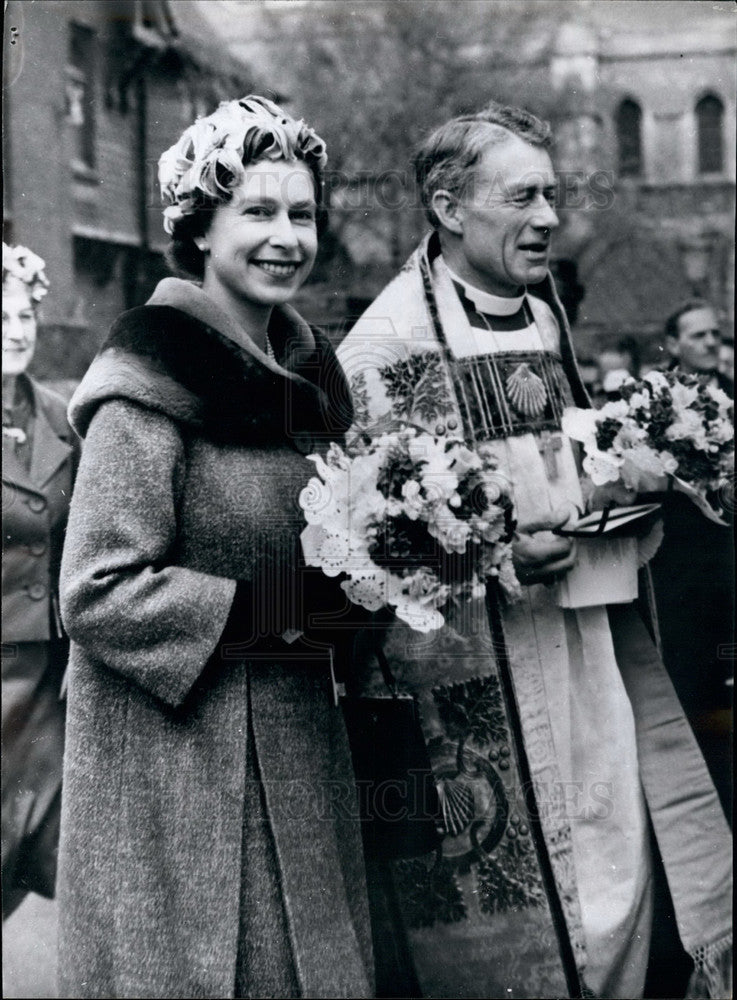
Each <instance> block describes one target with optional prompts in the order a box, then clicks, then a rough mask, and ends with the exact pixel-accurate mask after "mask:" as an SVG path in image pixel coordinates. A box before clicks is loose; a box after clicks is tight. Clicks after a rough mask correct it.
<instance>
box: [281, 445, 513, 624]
mask: <svg viewBox="0 0 737 1000" xmlns="http://www.w3.org/2000/svg"><path fill="white" fill-rule="evenodd" d="M309 457H310V460H311V461H313V462H314V463H315V466H316V468H317V473H318V476H317V477H314V478H312V479H311V480H310V482H309V484H308V485H307V486H306V487H305V489H304V490H303V491H302V493H301V494H300V498H299V502H300V506H301V507H302V509H303V511H304V513H305V519H306V520H307V527H306V528H305V529H304V531H303V532H302V547H303V551H304V554H305V559H306V561H307V564H308V565H310V566H318V567H320V568H321V569H322V571H323V572H324V573H325V574H326V575H327V576H338V575H339V574H344V575H345V580H343V581H342V582H341V587H342V588H343V590H344V591H345V592H346V594H347V595H348V597H349V598H350V600H351V601H352V602H353V603H354V604H359V605H361V606H362V607H364V608H366V609H367V610H369V611H378V610H379V609H380V608H382V607H385V606H389V607H391V608H392V609H393V611H394V612H395V613H396V615H397V616H398V617H399V618H401V619H402V620H403V621H405V622H407V624H408V625H410V626H411V627H412V628H413V629H416V630H417V631H419V632H429V631H430V630H431V629H436V628H440V627H441V626H442V625H443V622H444V619H443V616H442V614H441V613H440V611H439V608H440V607H442V606H443V605H444V604H445V603H446V602H447V601H449V600H451V599H456V600H460V599H463V598H466V599H468V598H470V597H473V596H480V595H482V594H483V593H484V581H485V578H486V577H487V576H489V575H497V576H499V578H500V582H501V584H502V586H503V588H504V590H505V592H506V593H507V595H508V596H510V597H512V596H514V595H515V594H516V593H517V590H518V588H519V584H518V583H517V579H516V576H515V574H514V568H513V566H512V558H511V541H512V536H513V532H514V522H513V520H512V501H511V497H510V491H511V484H510V482H509V480H508V479H506V478H505V477H504V476H503V475H502V473H501V472H500V471H499V469H498V467H497V463H496V460H495V459H494V456H493V455H492V454H491V452H490V450H489V449H487V448H484V447H481V448H478V449H477V450H475V451H473V450H471V449H470V448H468V447H466V445H465V444H464V443H463V442H462V441H455V440H447V439H438V438H435V437H432V436H431V435H430V434H427V433H425V432H423V431H419V432H418V431H417V430H416V429H414V428H412V427H406V428H402V429H401V430H398V431H394V432H391V433H386V434H382V435H381V436H380V437H378V438H376V439H374V440H373V441H372V442H371V443H370V444H361V443H357V444H356V446H355V447H354V449H353V450H352V452H351V453H346V452H345V451H344V450H343V449H342V448H340V447H339V446H338V445H336V444H332V445H331V446H330V448H329V450H328V453H327V457H326V460H323V459H322V458H321V457H320V456H319V455H310V456H309ZM318 477H319V478H318Z"/></svg>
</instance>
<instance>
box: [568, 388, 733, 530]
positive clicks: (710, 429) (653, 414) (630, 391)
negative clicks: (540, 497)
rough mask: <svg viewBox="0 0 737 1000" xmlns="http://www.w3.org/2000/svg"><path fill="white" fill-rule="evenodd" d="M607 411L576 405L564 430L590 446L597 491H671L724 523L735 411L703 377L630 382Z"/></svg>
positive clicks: (588, 460)
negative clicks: (616, 486) (616, 487)
mask: <svg viewBox="0 0 737 1000" xmlns="http://www.w3.org/2000/svg"><path fill="white" fill-rule="evenodd" d="M619 395H620V398H619V399H618V400H614V401H613V402H610V403H606V404H605V405H604V406H603V407H602V408H601V409H600V410H582V409H577V408H573V407H572V408H570V409H568V410H566V412H565V413H564V415H563V432H564V433H565V434H567V435H568V436H569V437H571V438H573V439H574V440H576V441H581V442H582V443H583V446H584V451H585V457H584V460H583V469H584V472H586V473H587V475H588V476H589V477H590V479H591V482H592V483H593V484H594V486H605V485H606V484H608V483H617V482H622V483H623V484H624V485H625V486H626V487H627V488H628V489H630V490H633V491H635V492H636V493H652V492H662V491H665V490H667V489H670V488H675V489H678V490H680V491H681V492H683V493H685V494H686V495H687V496H689V497H690V498H691V499H692V500H693V501H694V503H696V504H697V505H698V506H699V508H700V509H701V510H702V511H703V512H704V513H705V514H706V515H707V516H708V517H711V518H712V519H713V520H719V514H720V508H719V502H718V497H719V492H720V491H721V490H722V488H723V487H724V486H725V484H726V483H727V482H728V481H729V480H730V479H731V477H732V476H733V474H734V423H733V418H734V410H733V404H732V401H731V400H730V398H729V397H728V396H727V394H726V393H725V392H723V391H722V390H721V389H719V388H717V387H715V386H712V385H710V384H709V380H708V379H707V378H705V377H703V376H697V375H685V374H680V373H676V372H649V373H648V374H647V375H646V376H645V377H644V378H642V379H627V380H626V381H625V382H623V383H622V385H621V386H620V388H619Z"/></svg>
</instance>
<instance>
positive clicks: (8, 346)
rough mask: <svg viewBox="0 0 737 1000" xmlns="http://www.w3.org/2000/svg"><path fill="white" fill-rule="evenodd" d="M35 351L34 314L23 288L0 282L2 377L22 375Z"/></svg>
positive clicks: (9, 281) (12, 282)
mask: <svg viewBox="0 0 737 1000" xmlns="http://www.w3.org/2000/svg"><path fill="white" fill-rule="evenodd" d="M35 350H36V311H35V309H34V307H33V302H32V301H31V297H30V295H29V294H28V288H27V287H26V285H25V284H24V283H23V282H22V281H19V280H18V279H16V278H13V277H8V278H6V280H5V281H4V282H3V375H21V374H22V373H23V372H24V371H25V370H26V368H27V367H28V366H29V364H30V363H31V361H32V360H33V354H34V351H35Z"/></svg>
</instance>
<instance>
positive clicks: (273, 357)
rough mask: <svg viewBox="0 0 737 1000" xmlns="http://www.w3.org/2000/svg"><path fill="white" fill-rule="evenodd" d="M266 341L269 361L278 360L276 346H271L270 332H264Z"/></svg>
mask: <svg viewBox="0 0 737 1000" xmlns="http://www.w3.org/2000/svg"><path fill="white" fill-rule="evenodd" d="M264 341H265V346H266V357H267V358H268V359H269V361H276V355H275V354H274V348H273V347H272V346H271V341H270V340H269V335H268V333H265V334H264Z"/></svg>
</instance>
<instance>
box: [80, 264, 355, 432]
mask: <svg viewBox="0 0 737 1000" xmlns="http://www.w3.org/2000/svg"><path fill="white" fill-rule="evenodd" d="M269 338H270V340H271V343H272V344H273V346H274V350H275V353H276V356H277V357H278V358H279V359H280V361H279V362H276V361H272V360H271V359H270V358H269V357H268V356H267V355H266V354H265V353H264V352H263V351H261V350H260V349H259V348H258V347H257V346H256V345H255V344H254V343H253V341H251V339H250V338H249V337H248V335H247V334H246V333H245V332H244V331H243V330H242V329H240V328H239V327H238V326H237V325H236V324H235V321H234V320H233V319H231V317H230V316H229V315H227V314H226V313H225V312H224V311H223V310H221V309H220V308H219V307H218V306H217V305H216V304H215V303H214V302H213V301H212V299H211V298H210V297H209V296H208V295H206V294H205V292H203V291H202V289H201V288H200V287H199V286H198V285H195V284H194V283H193V282H189V281H183V280H181V279H179V278H165V279H164V280H163V281H161V282H160V283H159V285H158V286H157V288H156V290H155V292H154V294H153V295H152V296H151V298H150V299H149V301H148V302H147V303H146V305H144V306H139V307H137V308H135V309H131V310H129V311H128V312H125V313H123V314H122V315H121V316H120V317H119V318H118V320H117V321H116V322H115V324H114V325H113V327H112V329H111V331H110V334H109V336H108V338H107V340H106V341H105V343H104V344H103V345H102V347H101V349H100V351H99V353H98V354H97V357H96V358H95V359H94V361H93V362H92V365H91V366H90V368H89V370H88V371H87V374H86V375H85V376H84V378H83V380H82V382H81V383H80V385H79V387H78V388H77V391H76V392H75V394H74V396H73V398H72V401H71V403H70V406H69V419H70V422H71V424H72V426H73V427H74V429H75V430H76V431H77V433H78V434H79V435H80V437H84V436H85V434H86V432H87V428H88V427H89V424H90V421H91V419H92V417H93V415H94V413H95V411H96V410H97V408H98V407H99V406H100V405H101V404H102V403H104V402H105V401H106V400H110V399H120V398H125V399H130V400H133V401H134V402H137V403H140V404H141V405H142V406H146V407H148V408H150V409H155V410H158V411H160V412H163V413H165V414H166V415H167V416H169V417H171V419H172V420H175V421H177V422H179V423H181V424H183V425H185V426H187V427H189V428H191V429H193V430H196V431H197V432H199V433H204V434H205V435H206V436H207V437H209V438H211V439H212V440H213V441H216V442H218V443H221V444H267V443H276V442H278V441H284V440H285V439H289V438H290V437H291V436H292V435H291V433H290V431H291V430H292V427H293V424H294V428H293V429H294V430H295V431H296V430H298V431H299V432H302V433H303V432H307V433H308V434H309V435H310V436H311V437H312V438H313V440H314V438H324V439H326V440H330V439H335V438H336V437H340V436H341V435H342V434H343V433H344V432H345V430H346V429H347V428H348V427H349V426H350V423H351V420H352V416H353V411H352V406H351V402H350V391H349V389H348V384H347V382H346V380H345V377H344V376H343V374H342V371H341V369H340V366H339V365H338V363H337V361H336V358H335V354H334V352H333V349H332V347H331V345H330V343H329V341H328V340H327V338H326V337H325V335H324V334H323V333H322V332H321V331H320V330H318V329H316V328H314V327H310V326H309V325H308V324H307V323H306V322H305V321H304V320H303V319H302V318H301V317H300V316H299V314H298V313H297V312H295V310H294V309H292V308H291V307H289V306H282V307H277V308H275V309H274V311H273V313H272V317H271V321H270V324H269ZM300 450H301V449H300Z"/></svg>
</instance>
